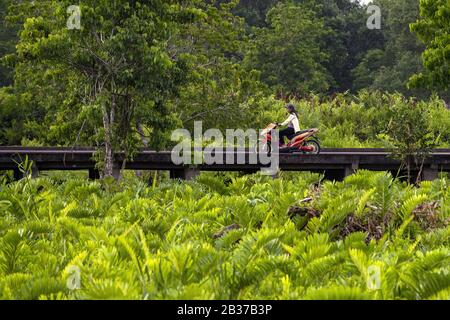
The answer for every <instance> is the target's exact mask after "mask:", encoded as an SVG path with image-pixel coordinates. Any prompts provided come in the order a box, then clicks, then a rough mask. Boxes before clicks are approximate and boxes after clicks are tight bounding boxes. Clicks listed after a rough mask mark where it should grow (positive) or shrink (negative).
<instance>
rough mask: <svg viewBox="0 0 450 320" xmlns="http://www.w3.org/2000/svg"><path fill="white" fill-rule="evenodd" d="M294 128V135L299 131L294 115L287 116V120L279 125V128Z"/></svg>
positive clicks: (298, 124)
mask: <svg viewBox="0 0 450 320" xmlns="http://www.w3.org/2000/svg"><path fill="white" fill-rule="evenodd" d="M287 125H289V127H291V128H294V130H295V133H297V132H299V131H300V123H299V121H298V118H297V115H296V114H295V113H292V114H291V115H289V118H287V119H286V121H285V122H283V123H282V124H281V126H287Z"/></svg>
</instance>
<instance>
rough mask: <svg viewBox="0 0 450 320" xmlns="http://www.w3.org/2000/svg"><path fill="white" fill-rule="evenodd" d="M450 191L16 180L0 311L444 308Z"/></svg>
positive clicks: (2, 193) (443, 184) (373, 177)
mask: <svg viewBox="0 0 450 320" xmlns="http://www.w3.org/2000/svg"><path fill="white" fill-rule="evenodd" d="M448 183H449V181H448V179H447V178H444V177H443V178H442V179H440V180H436V181H434V182H423V183H422V184H421V186H420V187H418V188H416V187H412V186H407V185H405V184H402V183H400V182H399V181H396V180H394V179H393V178H392V177H391V176H390V175H389V174H386V173H383V172H380V173H374V172H366V171H360V172H358V173H357V174H355V175H353V176H351V177H349V178H347V179H346V180H345V182H343V183H331V182H325V183H320V182H319V177H318V175H310V174H299V175H297V174H296V175H292V176H285V177H283V178H281V179H277V180H273V179H271V178H267V177H263V176H258V175H254V176H244V177H214V176H212V175H211V174H207V175H202V176H200V177H199V178H198V179H197V181H194V182H189V183H178V182H170V183H169V182H164V183H162V184H158V185H157V184H154V185H153V187H147V186H146V185H145V184H143V183H142V182H139V181H136V180H128V181H126V182H125V183H124V184H123V185H121V186H117V185H115V184H108V183H107V182H105V181H104V182H103V183H100V182H87V181H85V180H84V179H69V180H67V181H61V180H59V179H50V178H39V179H35V180H28V179H24V180H22V181H20V182H17V183H14V184H11V185H3V186H2V187H1V188H0V206H1V209H2V212H3V214H2V216H1V219H0V298H2V299H84V298H87V299H110V298H111V299H112V298H115V299H117V298H124V299H200V298H201V299H260V298H261V299H448V298H450V277H449V272H450V270H449V266H450V250H449V240H450V226H449V222H450V220H449V219H450V206H449V201H450V192H449V189H448V188H447V187H448ZM305 197H311V198H312V200H311V201H310V202H303V203H299V200H301V199H303V198H305ZM373 270H375V273H373V272H374V271H373ZM78 276H80V277H81V278H80V279H78Z"/></svg>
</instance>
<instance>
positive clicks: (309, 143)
mask: <svg viewBox="0 0 450 320" xmlns="http://www.w3.org/2000/svg"><path fill="white" fill-rule="evenodd" d="M304 146H305V147H312V148H313V151H305V153H306V154H320V144H319V142H317V141H316V140H308V141H306V142H305V144H304Z"/></svg>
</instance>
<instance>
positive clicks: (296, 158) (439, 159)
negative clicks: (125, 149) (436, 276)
mask: <svg viewBox="0 0 450 320" xmlns="http://www.w3.org/2000/svg"><path fill="white" fill-rule="evenodd" d="M94 153H95V149H92V148H75V149H74V148H47V147H43V148H24V147H0V170H15V171H17V168H18V163H20V162H22V161H24V160H25V158H26V157H28V159H29V160H32V161H33V163H34V166H35V168H37V169H38V170H41V171H46V170H90V171H93V170H95V161H94V160H93V155H94ZM216 156H217V159H220V160H221V161H218V162H219V163H215V164H210V165H207V164H200V165H195V166H189V165H175V164H174V163H173V162H172V159H171V152H169V151H161V152H157V151H151V150H142V151H140V152H139V153H137V154H136V155H135V156H134V157H133V159H130V160H128V161H126V163H125V168H126V169H130V170H172V171H177V170H178V171H181V170H192V168H195V170H200V171H202V170H205V171H208V170H209V171H249V172H251V171H257V170H259V169H260V168H261V167H265V166H267V165H263V164H262V163H261V161H260V159H257V161H256V162H255V161H253V162H252V161H251V159H253V160H254V158H252V157H254V156H255V154H254V153H252V152H249V151H248V150H245V149H238V150H236V151H235V152H226V151H225V152H220V153H216ZM227 157H228V158H230V157H231V158H233V160H234V161H232V162H233V163H231V164H230V163H229V162H228V161H226V159H227ZM239 157H242V159H243V161H241V162H238V158H239ZM115 158H116V167H117V168H119V167H122V165H123V160H124V155H123V154H121V153H118V154H116V157H115ZM256 158H258V157H256ZM242 159H241V160H242ZM228 160H230V159H228ZM225 163H228V164H225ZM399 167H400V162H399V161H398V160H395V159H393V158H392V157H391V156H390V153H389V152H388V151H387V150H385V149H349V148H346V149H324V150H323V151H322V153H321V154H320V155H304V154H296V153H294V154H279V168H280V169H281V170H289V171H290V170H292V171H313V172H340V173H341V174H343V175H344V176H345V175H347V174H350V173H351V172H353V171H354V170H356V169H368V170H377V171H396V170H398V168H399ZM423 168H424V170H423V171H424V173H425V175H428V176H429V177H430V178H432V177H435V176H437V174H438V172H440V171H445V172H450V149H438V150H435V151H434V152H433V153H432V154H431V155H430V157H429V158H428V159H426V161H425V162H424V166H423ZM91 176H92V174H91Z"/></svg>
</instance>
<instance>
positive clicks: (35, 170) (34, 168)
mask: <svg viewBox="0 0 450 320" xmlns="http://www.w3.org/2000/svg"><path fill="white" fill-rule="evenodd" d="M31 177H32V178H33V179H35V178H38V177H39V169H38V167H37V165H36V162H33V165H32V166H31Z"/></svg>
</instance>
